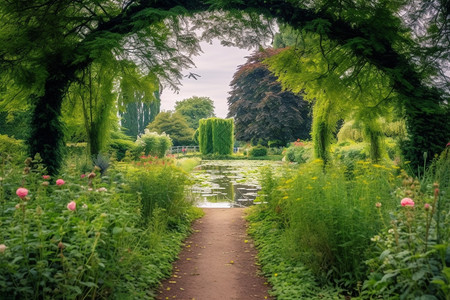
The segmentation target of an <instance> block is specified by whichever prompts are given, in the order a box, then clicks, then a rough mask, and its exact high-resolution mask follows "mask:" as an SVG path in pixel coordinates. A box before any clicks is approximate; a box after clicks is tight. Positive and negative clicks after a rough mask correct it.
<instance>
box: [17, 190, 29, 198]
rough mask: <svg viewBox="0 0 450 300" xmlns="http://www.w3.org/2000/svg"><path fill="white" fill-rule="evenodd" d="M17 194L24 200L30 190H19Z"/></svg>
mask: <svg viewBox="0 0 450 300" xmlns="http://www.w3.org/2000/svg"><path fill="white" fill-rule="evenodd" d="M16 194H17V196H19V198H20V199H23V198H25V197H26V196H27V195H28V190H27V189H26V188H18V189H17V191H16Z"/></svg>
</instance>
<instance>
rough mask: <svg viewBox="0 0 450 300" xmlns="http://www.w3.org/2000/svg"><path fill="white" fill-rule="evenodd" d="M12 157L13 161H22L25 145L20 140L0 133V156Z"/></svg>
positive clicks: (24, 155) (24, 154)
mask: <svg viewBox="0 0 450 300" xmlns="http://www.w3.org/2000/svg"><path fill="white" fill-rule="evenodd" d="M8 156H10V157H11V158H14V161H15V162H19V161H23V160H24V159H25V157H26V147H25V145H24V143H23V141H21V140H16V139H14V138H11V137H9V136H7V135H4V134H0V157H4V158H6V157H8Z"/></svg>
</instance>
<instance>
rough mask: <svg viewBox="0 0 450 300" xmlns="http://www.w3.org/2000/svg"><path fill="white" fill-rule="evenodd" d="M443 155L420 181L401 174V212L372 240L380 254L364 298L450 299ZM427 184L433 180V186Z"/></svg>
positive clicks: (448, 165)
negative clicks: (449, 297)
mask: <svg viewBox="0 0 450 300" xmlns="http://www.w3.org/2000/svg"><path fill="white" fill-rule="evenodd" d="M448 152H449V151H447V152H445V151H444V153H443V155H442V156H441V158H440V159H439V160H437V161H436V162H435V163H434V164H433V165H432V167H431V168H430V169H431V170H430V172H429V173H428V174H426V176H425V177H423V178H422V180H421V181H419V180H418V179H413V178H411V177H409V176H408V175H407V174H406V173H405V172H403V173H402V177H403V184H402V186H401V188H399V189H398V191H397V195H398V196H399V197H405V196H407V197H405V198H403V199H402V200H400V205H399V206H400V207H399V209H397V210H396V211H394V212H393V214H392V218H391V222H390V223H389V224H386V225H387V226H385V228H384V230H382V231H381V232H380V233H379V234H378V235H376V236H375V237H373V238H372V241H373V242H375V244H376V246H377V248H378V252H377V254H378V255H377V256H375V257H374V258H372V259H370V260H368V261H367V264H368V266H369V267H370V269H371V273H370V276H369V278H368V280H366V281H365V283H364V292H363V294H362V295H363V297H365V298H374V297H377V298H380V297H381V298H383V299H442V300H447V299H448V296H449V295H450V246H449V238H450V234H449V226H450V224H449V223H450V220H449V216H450V215H449V211H450V200H449V194H450V193H449V192H450V190H449V189H450V188H449V186H450V180H449V179H450V156H449V155H448ZM429 179H432V180H433V181H432V182H430V180H429Z"/></svg>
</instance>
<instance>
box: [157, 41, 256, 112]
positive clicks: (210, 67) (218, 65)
mask: <svg viewBox="0 0 450 300" xmlns="http://www.w3.org/2000/svg"><path fill="white" fill-rule="evenodd" d="M201 47H202V50H203V53H201V54H200V55H199V56H197V57H194V63H195V65H196V68H194V69H190V70H185V71H183V73H184V74H189V72H192V73H195V74H198V75H200V76H201V77H198V78H197V80H195V79H193V78H184V79H183V81H182V86H180V91H179V93H178V94H175V93H173V92H172V91H170V90H164V91H163V93H162V94H161V110H173V109H174V106H175V102H176V101H181V100H183V99H187V98H190V97H192V96H198V97H209V98H210V99H211V100H213V101H214V106H215V113H216V116H218V117H221V118H225V117H226V115H227V113H228V105H227V98H228V96H229V94H228V92H229V91H230V82H231V80H232V78H233V74H234V73H235V72H236V70H237V68H238V66H240V65H242V64H244V63H245V62H246V61H247V59H246V58H245V57H246V56H249V55H250V54H251V52H252V51H249V50H246V49H239V48H232V47H224V46H222V45H220V42H219V41H218V40H214V42H213V44H208V43H206V42H204V43H201Z"/></svg>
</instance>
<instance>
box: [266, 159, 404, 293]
mask: <svg viewBox="0 0 450 300" xmlns="http://www.w3.org/2000/svg"><path fill="white" fill-rule="evenodd" d="M396 172H397V170H396V169H394V168H391V167H386V166H381V165H373V164H370V163H368V162H358V163H357V166H356V169H355V171H354V176H353V177H352V178H353V179H350V180H349V179H347V178H348V176H346V174H345V173H346V170H345V167H343V166H340V165H331V164H330V165H329V166H328V167H326V168H325V170H324V169H323V164H322V162H321V161H320V160H316V161H314V162H312V163H309V164H306V165H304V166H302V167H301V168H300V169H299V171H298V172H297V174H295V175H294V176H293V177H286V178H284V179H281V180H279V181H278V185H277V187H276V192H272V193H271V196H269V197H267V199H266V200H269V201H268V207H271V209H272V210H273V211H274V213H275V214H276V215H278V217H279V218H280V220H281V226H282V227H283V230H284V231H283V234H282V237H281V244H282V249H283V250H282V253H283V255H284V256H285V257H287V258H289V259H293V260H298V261H301V262H303V263H304V264H305V265H306V266H307V267H308V268H309V269H311V270H312V271H313V273H314V274H315V275H316V276H317V277H318V278H319V279H322V280H323V281H333V282H337V283H338V284H339V285H341V286H344V287H349V286H352V285H354V284H355V283H356V282H357V281H361V280H363V279H364V278H365V275H366V267H365V264H364V261H365V260H366V259H367V258H368V257H369V256H370V252H371V251H372V247H373V245H371V243H370V238H371V237H373V236H374V235H375V234H376V233H377V232H378V231H379V230H380V228H382V227H383V221H382V218H380V215H379V210H378V209H377V208H376V203H381V205H382V206H383V207H386V208H393V207H394V206H395V204H396V200H395V199H394V198H393V195H392V190H393V187H394V185H395V182H396V181H397V178H396V176H395V174H396ZM274 182H276V181H274V180H273V179H271V178H270V176H269V177H267V176H266V184H268V185H270V186H273V185H274ZM263 185H264V183H263Z"/></svg>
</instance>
